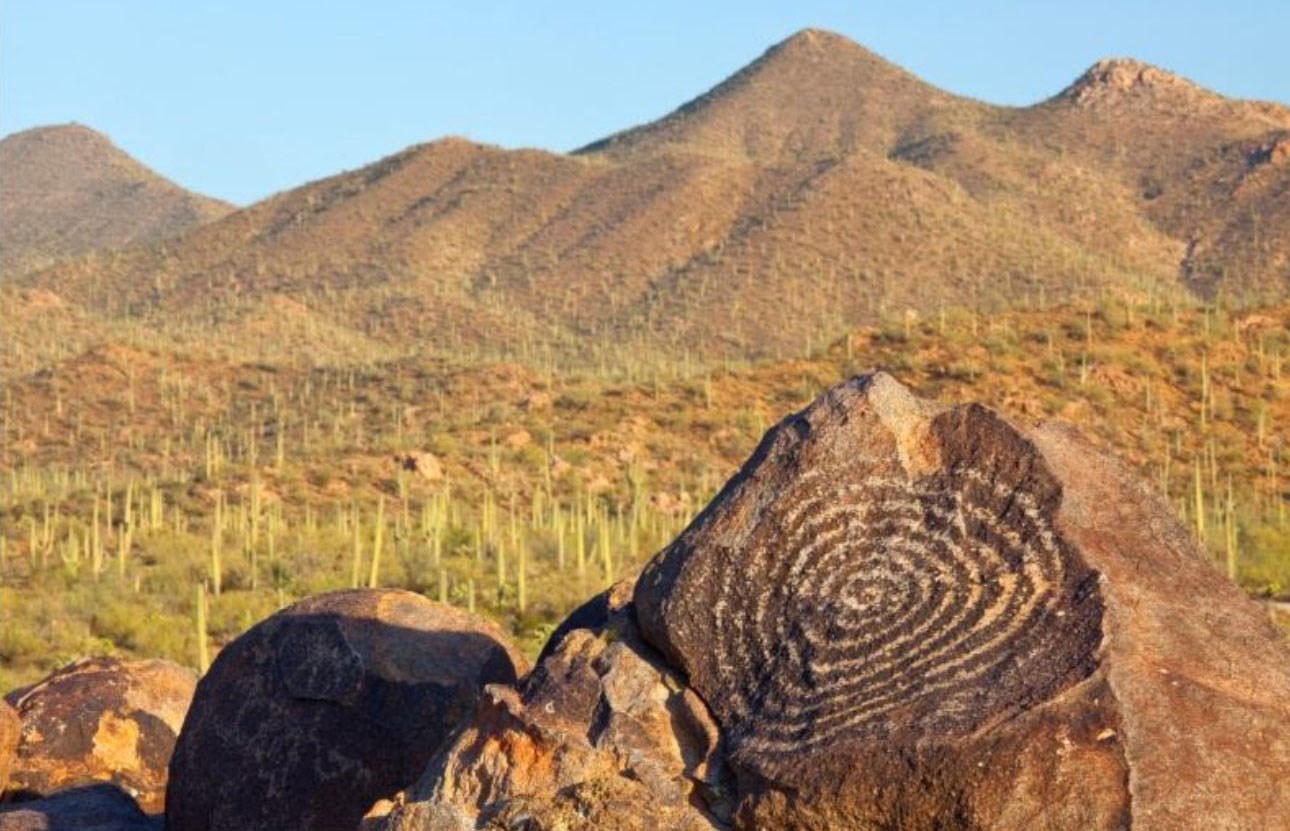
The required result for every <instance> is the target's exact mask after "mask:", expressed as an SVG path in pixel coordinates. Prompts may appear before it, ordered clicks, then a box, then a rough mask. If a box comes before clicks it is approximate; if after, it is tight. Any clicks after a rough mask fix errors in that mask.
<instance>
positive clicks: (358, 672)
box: [166, 589, 524, 831]
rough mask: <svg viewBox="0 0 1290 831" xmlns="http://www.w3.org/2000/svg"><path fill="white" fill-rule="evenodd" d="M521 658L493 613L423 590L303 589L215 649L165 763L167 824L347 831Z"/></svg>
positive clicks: (193, 829) (201, 829)
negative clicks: (300, 596)
mask: <svg viewBox="0 0 1290 831" xmlns="http://www.w3.org/2000/svg"><path fill="white" fill-rule="evenodd" d="M523 668H524V659H523V658H522V657H521V656H520V655H519V654H518V653H517V652H516V651H515V650H514V649H512V648H511V647H510V646H508V645H507V644H506V642H505V640H504V636H503V635H502V633H501V631H500V630H499V629H498V628H497V627H496V626H494V625H492V624H490V623H488V622H486V621H484V620H482V619H480V618H477V617H475V616H473V615H469V614H467V613H465V612H463V611H460V610H457V609H454V608H452V607H450V606H443V605H440V604H437V603H433V602H431V601H429V600H426V599H425V598H424V597H421V596H420V595H417V594H413V593H411V592H405V591H395V590H377V589H372V590H350V591H339V592H333V593H330V594H325V595H320V596H318V597H314V598H310V599H308V600H305V601H302V602H300V603H297V604H296V605H294V606H291V607H289V608H288V609H285V610H283V611H281V612H279V613H278V614H276V615H274V616H273V617H271V618H269V619H268V620H266V621H263V622H262V623H260V624H258V625H257V626H255V627H254V628H252V629H251V630H250V631H248V632H246V633H245V634H244V635H242V636H241V637H240V638H238V639H237V640H236V641H234V642H233V643H231V644H229V645H228V646H227V647H225V649H224V650H223V651H222V652H221V653H220V655H219V657H218V658H217V659H216V661H215V663H214V664H213V665H212V666H211V669H210V672H209V673H208V674H207V675H206V677H205V678H203V679H202V681H201V683H200V684H199V685H198V688H197V696H196V698H195V699H194V701H193V707H192V710H191V711H190V713H189V716H188V719H187V721H186V722H185V723H184V729H183V732H182V733H181V735H180V737H179V743H178V746H177V747H176V750H175V756H174V760H173V762H172V764H171V778H170V789H169V792H168V795H167V810H166V819H167V827H168V828H169V829H170V831H215V830H216V829H219V831H234V829H236V831H255V829H263V830H264V831H279V829H283V828H291V829H295V831H324V829H326V830H327V831H330V829H343V831H353V829H355V828H357V827H358V824H359V822H360V820H361V819H362V818H363V815H364V814H365V813H366V811H367V809H368V808H369V807H371V805H372V804H373V803H374V802H375V801H376V800H378V799H380V798H385V797H390V796H392V795H393V794H394V793H395V792H397V791H399V790H400V789H402V788H405V787H407V786H408V785H410V784H412V783H413V782H414V781H416V779H417V777H418V775H420V773H421V772H422V771H423V770H424V769H425V766H426V763H427V762H428V761H429V759H430V757H431V755H432V754H433V753H434V751H435V749H436V748H437V747H438V746H439V744H440V743H441V741H442V740H443V739H444V738H445V737H447V736H448V735H449V734H450V733H452V732H453V730H454V729H455V728H456V727H457V725H458V724H459V722H460V721H461V720H462V719H463V718H464V717H466V716H468V715H469V714H471V713H472V712H474V710H475V708H476V706H477V704H478V701H479V697H480V692H481V690H482V689H483V686H484V685H485V684H488V683H493V682H498V683H504V684H508V683H512V682H514V681H515V680H516V678H517V677H518V676H519V675H520V674H521V672H522V670H523Z"/></svg>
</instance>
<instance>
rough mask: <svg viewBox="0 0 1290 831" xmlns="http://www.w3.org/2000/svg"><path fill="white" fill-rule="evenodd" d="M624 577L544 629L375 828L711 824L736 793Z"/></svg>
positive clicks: (709, 827) (696, 705)
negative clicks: (649, 639)
mask: <svg viewBox="0 0 1290 831" xmlns="http://www.w3.org/2000/svg"><path fill="white" fill-rule="evenodd" d="M630 594H631V586H630V585H624V586H619V587H616V588H615V589H612V590H610V591H609V592H606V593H605V594H603V595H601V596H600V597H598V598H595V599H594V600H592V601H590V602H589V603H587V604H586V605H584V606H583V607H582V608H581V609H579V610H578V611H577V612H575V613H574V615H572V616H571V618H570V620H569V621H567V622H566V625H562V626H561V627H560V628H559V629H558V630H557V631H556V633H555V634H554V635H553V636H552V638H551V641H550V642H549V643H548V645H547V648H546V650H544V653H543V654H544V657H543V659H542V660H541V661H540V663H539V665H538V667H537V668H536V669H535V670H534V671H533V672H532V673H531V674H530V675H529V676H528V678H527V679H526V680H525V682H524V684H523V685H522V687H521V689H520V690H516V689H514V688H511V687H506V686H501V685H492V686H489V687H488V688H487V691H486V695H485V699H484V701H483V702H482V703H481V705H480V708H479V711H478V713H477V714H476V717H475V721H474V722H473V723H472V724H471V725H470V726H469V727H468V728H467V729H466V730H465V731H464V732H463V733H462V734H460V735H459V736H458V737H457V738H456V740H455V741H454V742H453V743H452V744H451V745H449V746H447V747H445V748H444V749H442V750H441V751H440V753H439V754H437V756H436V757H435V759H433V760H432V761H431V763H430V765H429V766H428V767H427V769H426V772H425V774H424V775H423V776H422V779H421V781H420V782H419V783H418V784H417V785H416V786H415V787H413V788H412V789H411V790H410V791H409V793H408V795H407V797H406V799H405V800H404V802H403V804H400V805H397V806H395V807H394V809H393V810H392V811H391V812H390V813H389V815H388V817H387V818H386V819H385V820H384V821H383V822H378V823H377V824H376V825H375V829H377V831H380V830H381V829H383V831H475V830H476V829H485V828H487V829H493V828H508V829H511V828H513V829H524V830H525V831H557V829H558V830H559V831H575V830H582V831H592V829H614V830H615V831H652V830H653V829H669V831H713V829H719V828H725V827H726V825H725V823H726V821H728V819H729V816H730V805H729V804H728V800H727V797H728V795H729V794H730V793H731V792H732V788H731V783H730V782H729V781H728V780H727V777H726V774H725V767H724V765H723V763H722V761H721V758H722V755H721V743H720V737H719V734H718V731H717V728H716V724H715V723H714V722H713V720H712V717H711V716H710V715H709V714H708V711H707V708H706V707H705V706H704V705H703V702H702V701H700V700H699V698H698V696H696V695H695V694H694V693H693V692H692V691H691V690H689V689H687V688H686V686H685V684H684V683H683V682H682V681H681V679H680V678H679V677H678V676H677V675H676V674H675V673H673V672H671V671H670V670H668V669H667V668H666V667H665V665H664V664H663V663H662V662H661V660H660V658H659V656H658V654H657V653H655V652H654V651H653V650H652V649H650V648H649V647H648V646H646V645H645V644H644V642H643V641H642V640H641V638H640V634H639V632H638V631H637V630H636V626H635V623H634V621H633V612H632V609H631V606H630V605H629V604H628V602H627V601H628V600H629V599H630Z"/></svg>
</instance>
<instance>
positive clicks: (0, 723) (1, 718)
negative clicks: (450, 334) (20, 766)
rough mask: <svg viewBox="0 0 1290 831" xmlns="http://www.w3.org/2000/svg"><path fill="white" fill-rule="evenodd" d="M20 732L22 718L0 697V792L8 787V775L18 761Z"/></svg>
mask: <svg viewBox="0 0 1290 831" xmlns="http://www.w3.org/2000/svg"><path fill="white" fill-rule="evenodd" d="M21 733H22V720H21V719H20V718H18V711H17V710H15V709H14V708H13V705H12V704H10V703H9V702H8V701H6V700H5V699H2V698H0V794H3V793H4V792H5V791H7V790H8V789H9V777H10V776H11V775H12V773H13V769H14V766H15V765H17V763H18V738H19V736H20V735H21Z"/></svg>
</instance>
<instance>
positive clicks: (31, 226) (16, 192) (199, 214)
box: [0, 124, 233, 275]
mask: <svg viewBox="0 0 1290 831" xmlns="http://www.w3.org/2000/svg"><path fill="white" fill-rule="evenodd" d="M0 175H3V180H4V183H3V185H0V225H3V228H4V233H3V237H2V238H0V266H3V269H4V273H5V274H6V275H15V274H21V273H24V272H27V271H32V270H34V269H38V268H42V267H44V266H47V265H49V264H51V263H53V262H54V261H56V260H58V259H62V258H66V257H77V256H81V255H86V254H92V253H96V252H104V251H112V250H115V249H119V248H124V247H126V246H129V245H135V244H139V243H149V242H155V241H157V240H161V239H164V238H166V237H171V236H174V235H176V234H178V233H180V232H182V231H186V230H188V229H190V228H193V227H195V226H197V225H201V224H202V223H205V222H209V221H211V220H213V219H217V218H219V217H221V216H224V215H225V214H227V213H229V212H230V211H232V210H233V206H231V205H229V204H227V203H224V202H220V201H218V200H215V199H210V198H208V197H205V196H202V195H200V194H196V193H191V192H189V191H186V190H184V189H183V188H181V187H179V186H178V185H176V184H175V183H174V182H171V181H169V180H167V179H165V178H163V177H161V176H159V175H157V174H156V173H155V172H153V171H151V170H149V169H148V168H146V167H144V166H143V165H142V164H140V163H139V162H137V161H135V160H134V159H133V158H131V157H130V156H129V155H127V154H126V153H125V152H124V151H122V150H121V149H120V148H118V147H116V146H115V145H114V144H112V142H111V141H110V140H109V139H108V138H107V136H104V135H103V134H101V133H97V132H95V131H94V130H91V129H89V128H88V127H83V126H81V125H79V124H67V125H60V126H55V127H36V128H33V129H30V130H24V131H22V132H20V133H14V134H13V135H10V136H7V137H5V138H4V139H3V140H0Z"/></svg>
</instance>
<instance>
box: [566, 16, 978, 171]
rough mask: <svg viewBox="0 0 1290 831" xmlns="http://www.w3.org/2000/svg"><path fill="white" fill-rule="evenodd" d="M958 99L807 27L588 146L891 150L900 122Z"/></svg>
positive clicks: (737, 154)
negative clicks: (695, 93) (676, 104)
mask: <svg viewBox="0 0 1290 831" xmlns="http://www.w3.org/2000/svg"><path fill="white" fill-rule="evenodd" d="M954 100H955V99H954V96H952V95H949V94H948V93H945V92H943V91H941V90H938V89H936V88H935V87H933V86H931V85H929V84H926V83H924V82H923V81H922V80H920V79H919V78H917V77H915V76H914V75H913V74H911V73H909V72H908V71H906V70H904V69H902V68H901V67H899V66H896V65H895V64H893V63H891V62H890V61H887V60H886V59H884V58H882V57H881V56H879V55H876V54H874V53H873V52H870V51H869V50H868V49H866V48H864V47H863V46H861V45H860V44H858V43H856V42H855V41H853V40H850V39H849V38H846V37H844V36H842V35H839V34H836V33H834V32H829V31H826V30H824V29H803V30H801V31H800V32H797V33H796V34H794V35H791V36H790V37H788V38H786V39H785V40H782V41H780V42H779V43H777V44H775V45H774V46H772V47H771V48H769V49H767V50H766V51H765V53H763V54H762V55H761V56H760V57H759V58H757V59H756V60H755V61H753V62H752V63H750V64H748V65H747V66H744V67H743V68H742V69H740V70H739V71H737V72H736V73H734V74H733V75H731V76H730V77H729V78H727V79H726V80H724V81H722V82H721V83H720V84H718V85H717V86H715V87H713V88H712V89H710V90H708V91H707V92H705V93H703V94H702V95H700V96H699V97H697V98H695V99H693V100H691V101H690V102H688V103H686V104H684V105H683V106H681V107H680V108H678V109H677V110H675V111H673V112H672V113H671V114H669V115H667V116H665V117H664V118H662V119H660V120H658V121H655V122H652V123H650V124H646V125H643V126H641V127H636V128H633V129H630V130H626V131H624V132H621V133H617V134H615V135H613V136H610V137H608V138H606V139H602V140H601V141H598V142H595V143H594V144H591V145H588V146H587V147H584V148H582V150H580V151H579V152H582V153H597V152H603V153H609V154H612V155H615V156H622V155H625V154H639V153H652V152H658V151H660V150H662V151H668V150H673V149H676V148H678V147H685V148H687V149H688V150H690V151H697V152H701V153H704V154H715V155H722V156H727V157H731V158H736V159H738V158H743V159H756V160H762V161H769V160H772V159H776V160H781V161H782V160H787V159H796V160H799V161H800V160H802V159H806V158H812V159H819V158H834V157H838V156H841V155H846V154H848V153H850V152H851V151H853V150H854V149H856V148H858V147H860V146H868V147H870V148H871V149H877V150H881V151H882V152H885V150H886V147H887V146H888V144H889V143H890V141H891V139H892V135H893V132H894V128H893V125H895V124H896V123H897V122H900V121H902V120H907V119H908V118H913V117H916V116H915V115H914V114H916V113H924V112H929V111H932V110H936V109H940V108H943V107H945V106H947V105H950V104H951V103H952V102H953V101H954Z"/></svg>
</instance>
